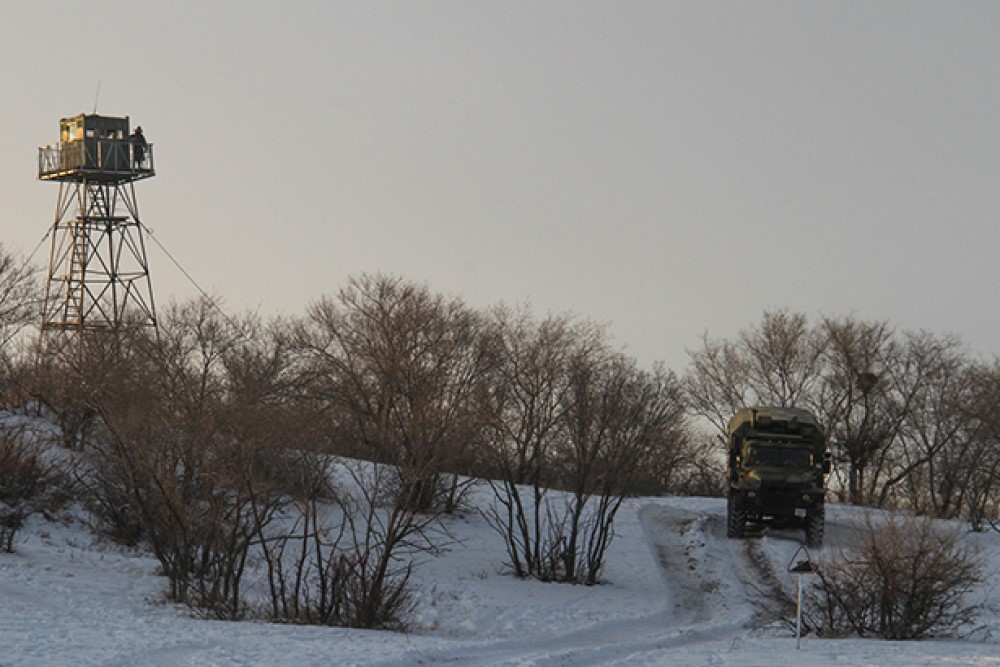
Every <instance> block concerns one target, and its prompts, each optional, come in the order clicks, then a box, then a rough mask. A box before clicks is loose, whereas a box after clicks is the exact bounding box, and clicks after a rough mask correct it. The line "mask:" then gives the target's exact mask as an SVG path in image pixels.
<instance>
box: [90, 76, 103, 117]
mask: <svg viewBox="0 0 1000 667" xmlns="http://www.w3.org/2000/svg"><path fill="white" fill-rule="evenodd" d="M99 99H101V80H100V79H98V80H97V94H96V95H94V110H93V111H92V112H91V113H94V114H96V113H97V100H99Z"/></svg>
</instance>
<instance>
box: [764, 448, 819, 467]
mask: <svg viewBox="0 0 1000 667" xmlns="http://www.w3.org/2000/svg"><path fill="white" fill-rule="evenodd" d="M749 463H750V465H758V466H787V467H793V468H808V467H809V466H810V465H812V452H810V451H809V450H808V449H791V448H789V447H767V446H760V445H757V446H754V447H751V448H750V456H749Z"/></svg>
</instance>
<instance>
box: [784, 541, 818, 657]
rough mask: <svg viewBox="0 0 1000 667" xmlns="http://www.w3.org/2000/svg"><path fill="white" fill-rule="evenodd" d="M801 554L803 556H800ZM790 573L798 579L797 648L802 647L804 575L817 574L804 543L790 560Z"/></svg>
mask: <svg viewBox="0 0 1000 667" xmlns="http://www.w3.org/2000/svg"><path fill="white" fill-rule="evenodd" d="M800 554H801V556H800ZM786 569H787V570H788V572H789V573H791V574H794V575H795V579H796V587H797V589H798V590H797V592H796V604H795V648H796V649H801V648H802V576H803V575H805V574H815V573H816V566H815V565H813V562H812V558H811V557H810V556H809V550H808V549H806V547H805V545H804V544H803V545H802V546H801V547H799V548H798V551H796V552H795V553H794V554H792V559H791V560H790V561H788V567H787V568H786Z"/></svg>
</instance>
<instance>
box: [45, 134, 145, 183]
mask: <svg viewBox="0 0 1000 667" xmlns="http://www.w3.org/2000/svg"><path fill="white" fill-rule="evenodd" d="M155 175H156V172H155V169H154V167H153V145H152V144H144V145H138V144H135V143H133V142H132V141H130V140H128V139H80V140H77V141H64V142H62V143H58V144H50V145H48V146H42V147H40V148H39V149H38V178H39V179H40V180H43V181H63V180H65V181H75V180H79V179H82V178H87V179H90V180H101V181H136V180H140V179H143V178H149V177H151V176H155Z"/></svg>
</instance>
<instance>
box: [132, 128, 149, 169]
mask: <svg viewBox="0 0 1000 667" xmlns="http://www.w3.org/2000/svg"><path fill="white" fill-rule="evenodd" d="M129 140H130V141H131V142H132V160H133V161H135V166H136V168H139V167H141V166H142V161H143V160H145V159H146V137H144V136H143V134H142V126H141V125H137V126H136V128H135V131H134V132H132V135H131V136H130V137H129Z"/></svg>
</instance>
